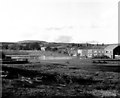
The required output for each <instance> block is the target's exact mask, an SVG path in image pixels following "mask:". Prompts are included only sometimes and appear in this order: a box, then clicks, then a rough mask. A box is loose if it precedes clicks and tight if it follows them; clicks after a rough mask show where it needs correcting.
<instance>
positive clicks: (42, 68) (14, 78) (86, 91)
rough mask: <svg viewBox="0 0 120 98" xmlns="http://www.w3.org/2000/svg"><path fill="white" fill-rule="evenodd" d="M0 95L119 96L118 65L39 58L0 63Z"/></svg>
mask: <svg viewBox="0 0 120 98" xmlns="http://www.w3.org/2000/svg"><path fill="white" fill-rule="evenodd" d="M2 70H4V71H5V72H8V75H7V77H4V78H3V79H2V96H3V97H2V98H17V97H19V98H33V97H34V98H52V97H53V98H58V97H59V98H61V97H65V98H66V97H67V98H71V97H73V98H76V97H80V98H103V97H104V98H119V97H120V71H119V70H120V66H119V65H118V66H112V65H111V66H106V65H96V64H92V61H91V59H79V58H73V59H70V60H41V61H40V62H39V63H29V64H3V65H2Z"/></svg>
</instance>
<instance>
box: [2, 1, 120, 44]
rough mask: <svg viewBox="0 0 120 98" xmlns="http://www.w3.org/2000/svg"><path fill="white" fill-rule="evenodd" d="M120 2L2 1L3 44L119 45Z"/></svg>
mask: <svg viewBox="0 0 120 98" xmlns="http://www.w3.org/2000/svg"><path fill="white" fill-rule="evenodd" d="M118 1H119V0H1V1H0V42H16V41H22V40H40V41H48V42H72V43H82V42H90V43H117V42H118Z"/></svg>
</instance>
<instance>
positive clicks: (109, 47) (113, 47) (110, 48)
mask: <svg viewBox="0 0 120 98" xmlns="http://www.w3.org/2000/svg"><path fill="white" fill-rule="evenodd" d="M118 46H119V45H117V44H116V45H109V46H107V47H106V48H105V50H113V49H115V48H116V47H118Z"/></svg>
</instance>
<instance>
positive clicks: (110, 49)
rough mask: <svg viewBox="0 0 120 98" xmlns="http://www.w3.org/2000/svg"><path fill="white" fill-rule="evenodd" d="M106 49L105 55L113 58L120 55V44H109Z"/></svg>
mask: <svg viewBox="0 0 120 98" xmlns="http://www.w3.org/2000/svg"><path fill="white" fill-rule="evenodd" d="M104 50H105V55H106V56H108V57H110V58H112V59H114V58H118V57H120V45H117V44H116V45H109V46H107V47H106V48H105V49H104Z"/></svg>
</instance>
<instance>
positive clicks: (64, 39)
mask: <svg viewBox="0 0 120 98" xmlns="http://www.w3.org/2000/svg"><path fill="white" fill-rule="evenodd" d="M71 41H72V37H71V36H59V37H58V38H57V39H56V40H55V42H62V43H69V42H71Z"/></svg>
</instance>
